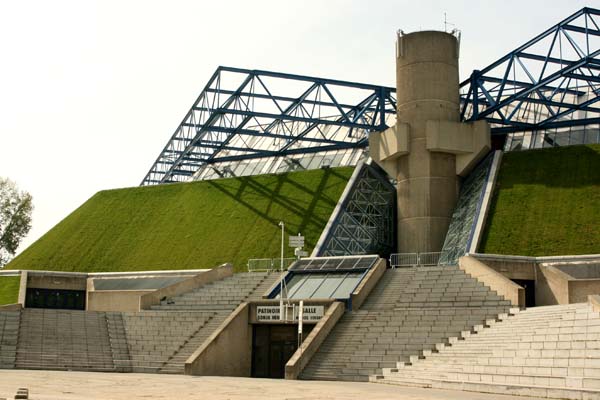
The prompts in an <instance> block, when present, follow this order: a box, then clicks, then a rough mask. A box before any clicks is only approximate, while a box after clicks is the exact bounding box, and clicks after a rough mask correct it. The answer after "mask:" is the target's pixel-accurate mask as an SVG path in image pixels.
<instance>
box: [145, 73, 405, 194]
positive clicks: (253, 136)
mask: <svg viewBox="0 0 600 400" xmlns="http://www.w3.org/2000/svg"><path fill="white" fill-rule="evenodd" d="M394 93H395V89H394V88H390V87H383V86H376V85H369V84H362V83H356V82H345V81H338V80H333V79H323V78H315V77H309V76H301V75H292V74H283V73H278V72H270V71H259V70H247V69H239V68H230V67H219V68H217V70H216V71H215V73H214V74H213V76H212V77H211V78H210V80H209V81H208V83H207V84H206V87H205V88H204V90H203V91H202V93H200V96H199V97H198V99H197V100H196V101H195V102H194V104H193V106H192V108H191V109H190V110H189V111H188V113H187V114H186V116H185V117H184V119H183V121H182V122H181V123H180V124H179V126H178V127H177V129H176V130H175V133H174V134H173V136H172V137H171V139H170V140H169V142H168V143H167V145H166V146H165V148H164V149H163V151H162V152H161V154H160V155H159V157H158V159H157V160H156V162H155V163H154V165H153V166H152V168H151V169H150V171H149V172H148V174H147V175H146V177H145V178H144V180H143V181H142V185H151V184H160V183H168V182H179V181H185V180H188V179H189V177H190V176H192V175H193V174H194V172H196V171H197V170H198V168H199V167H201V166H202V165H206V164H214V163H217V162H223V161H236V160H241V159H252V158H263V157H272V156H284V155H289V154H298V153H302V154H304V153H314V152H321V151H326V150H339V149H350V148H356V147H366V146H367V133H368V132H369V131H373V130H382V129H385V128H386V127H387V125H386V122H387V121H386V119H387V118H388V117H391V118H392V119H394V120H395V115H396V103H395V98H394Z"/></svg>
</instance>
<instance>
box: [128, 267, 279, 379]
mask: <svg viewBox="0 0 600 400" xmlns="http://www.w3.org/2000/svg"><path fill="white" fill-rule="evenodd" d="M278 277H279V273H268V272H252V273H240V274H235V275H233V276H231V277H229V278H225V279H222V280H219V281H215V282H212V283H210V284H207V285H204V286H202V287H201V288H198V289H196V290H194V291H191V292H189V293H185V294H182V295H180V296H176V297H173V298H170V299H165V300H164V301H162V302H161V304H160V305H156V306H153V307H152V311H147V312H142V313H138V314H137V315H136V316H135V317H134V316H131V315H125V316H124V318H125V320H126V321H127V323H126V325H127V326H128V327H127V329H126V333H127V337H128V342H129V343H130V347H129V348H130V354H131V358H132V362H133V365H132V366H133V370H134V371H141V372H160V373H170V374H182V373H183V372H184V364H185V361H186V360H187V359H188V358H189V357H190V356H191V355H192V354H193V353H194V351H196V349H198V348H199V347H200V346H201V345H202V343H204V341H205V340H206V339H207V338H208V337H209V336H210V335H211V334H212V333H213V332H214V331H215V330H216V329H217V328H218V327H219V325H220V324H221V323H222V322H223V321H224V320H225V319H226V318H227V317H228V316H229V314H230V313H231V312H232V311H233V310H234V309H235V308H236V307H237V306H239V305H240V304H241V303H242V302H245V301H251V300H260V299H261V298H262V296H263V294H264V293H265V292H266V291H267V290H268V289H269V288H270V287H271V286H272V285H273V284H274V283H275V281H276V280H277V279H278ZM165 311H170V312H168V313H166V312H165ZM168 316H178V317H175V318H178V320H177V322H176V321H170V322H169V318H174V317H168ZM182 318H183V319H182ZM152 319H155V320H156V321H154V322H149V321H150V320H152ZM172 327H177V328H172ZM148 330H150V331H151V332H152V334H151V335H150V336H148V335H147V334H146V335H144V336H141V334H142V333H143V332H147V331H148Z"/></svg>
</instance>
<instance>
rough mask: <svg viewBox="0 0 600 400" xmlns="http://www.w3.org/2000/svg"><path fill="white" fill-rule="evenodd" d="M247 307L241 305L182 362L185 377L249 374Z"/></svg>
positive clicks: (249, 342)
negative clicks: (183, 363)
mask: <svg viewBox="0 0 600 400" xmlns="http://www.w3.org/2000/svg"><path fill="white" fill-rule="evenodd" d="M249 312H250V307H249V305H248V303H242V304H240V305H239V306H238V308H236V309H235V311H233V313H231V315H230V316H229V317H227V319H226V320H225V321H224V322H223V323H222V324H221V326H219V328H218V329H217V330H216V331H215V332H213V334H212V335H210V337H209V338H208V339H207V340H206V341H205V342H204V343H203V344H202V346H200V348H199V349H198V350H196V351H195V352H194V354H192V355H191V356H190V357H189V358H188V360H187V361H186V362H185V374H186V375H201V376H243V377H249V376H250V375H251V373H252V371H251V367H252V325H250V319H249Z"/></svg>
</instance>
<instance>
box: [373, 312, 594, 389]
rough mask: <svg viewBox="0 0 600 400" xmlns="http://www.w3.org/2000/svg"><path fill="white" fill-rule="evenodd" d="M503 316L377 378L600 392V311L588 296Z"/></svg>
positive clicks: (424, 384) (459, 386) (460, 385)
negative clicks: (575, 301) (579, 300)
mask: <svg viewBox="0 0 600 400" xmlns="http://www.w3.org/2000/svg"><path fill="white" fill-rule="evenodd" d="M512 314H513V315H508V314H503V315H500V316H499V318H498V320H490V321H487V324H486V326H484V325H480V326H477V327H475V329H474V330H473V331H468V332H463V333H462V334H461V335H460V336H458V337H455V338H452V339H451V340H450V342H449V343H446V344H439V345H438V346H437V348H436V351H435V352H425V353H422V354H421V356H420V357H419V356H413V357H411V359H410V360H409V362H408V363H398V365H397V367H395V368H391V369H384V370H383V375H381V376H373V377H372V378H371V380H372V381H374V382H380V383H389V384H397V385H404V386H420V387H435V388H445V389H460V390H470V391H478V392H490V393H502V394H513V395H526V396H539V397H548V398H566V399H600V314H599V313H598V312H594V311H593V310H592V308H591V307H590V306H589V305H588V304H587V303H582V304H571V305H563V306H546V307H536V308H530V309H527V310H525V311H521V312H518V310H514V309H513V310H512Z"/></svg>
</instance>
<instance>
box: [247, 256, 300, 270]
mask: <svg viewBox="0 0 600 400" xmlns="http://www.w3.org/2000/svg"><path fill="white" fill-rule="evenodd" d="M294 261H296V259H295V258H284V259H283V269H284V270H287V269H288V268H289V267H290V265H292V264H293V263H294ZM280 268H281V258H251V259H249V260H248V272H257V271H278V270H279V269H280Z"/></svg>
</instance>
